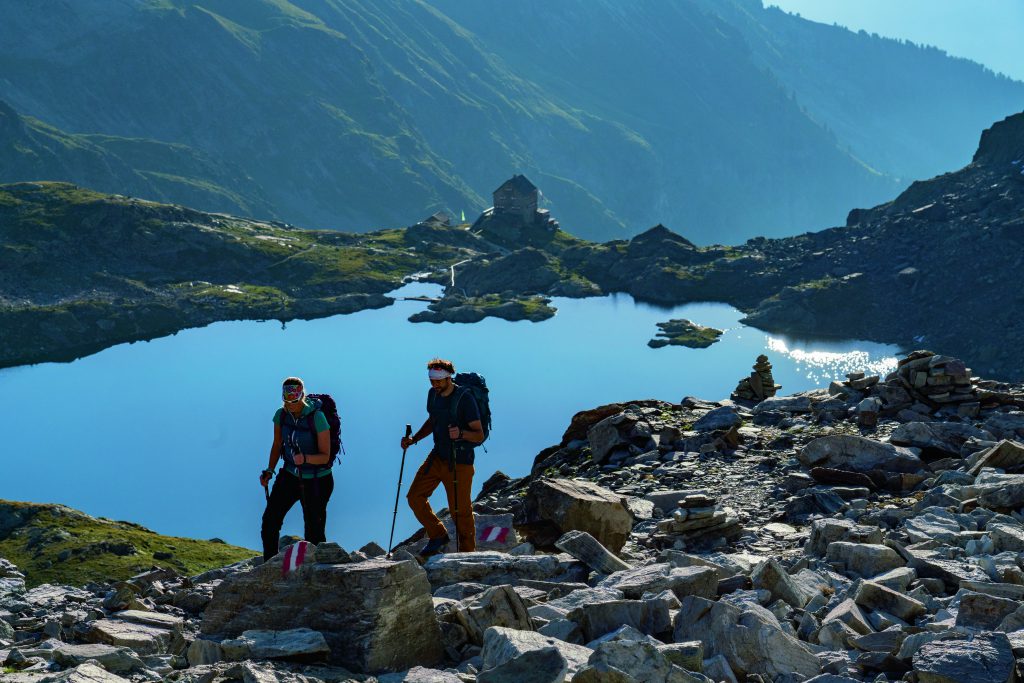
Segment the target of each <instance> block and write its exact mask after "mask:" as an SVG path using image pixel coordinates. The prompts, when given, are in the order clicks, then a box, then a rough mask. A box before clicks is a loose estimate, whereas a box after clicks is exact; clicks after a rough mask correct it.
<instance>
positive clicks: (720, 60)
mask: <svg viewBox="0 0 1024 683" xmlns="http://www.w3.org/2000/svg"><path fill="white" fill-rule="evenodd" d="M0 9H3V10H4V11H5V21H4V22H2V24H0V97H3V98H5V99H6V100H7V101H9V102H11V103H12V105H13V106H14V107H15V108H16V109H17V110H18V111H20V112H22V113H23V114H27V115H31V116H34V117H37V118H39V119H40V120H43V121H46V122H47V123H49V124H51V125H54V126H57V127H59V128H60V129H61V130H64V131H69V132H71V133H75V134H82V133H88V134H95V135H105V136H115V137H119V138H143V139H152V140H161V141H167V142H170V143H176V144H182V145H186V146H188V147H189V148H190V149H192V150H196V151H197V152H199V153H202V154H205V155H208V156H209V157H210V158H215V159H218V160H222V161H224V162H225V163H227V164H233V165H234V166H235V167H237V168H240V169H242V172H244V174H246V175H247V176H248V177H251V178H252V180H253V182H254V184H255V185H256V186H257V187H260V188H262V189H263V190H264V191H265V193H266V199H267V203H268V205H269V206H270V207H271V208H272V210H273V213H274V214H275V215H277V216H280V217H281V218H283V219H285V220H288V221H290V222H293V223H296V224H301V225H306V226H310V227H329V228H335V229H338V228H343V229H349V230H352V229H360V230H362V229H368V228H370V227H372V226H379V225H399V224H404V223H407V222H408V221H409V217H410V216H420V215H426V214H427V213H429V212H432V211H433V210H436V209H441V208H446V209H449V210H452V211H454V212H456V213H458V212H459V211H461V210H465V211H466V213H467V214H468V215H472V214H474V213H475V212H476V211H478V210H479V209H481V208H483V207H485V206H487V205H489V204H490V192H491V191H492V190H493V189H494V188H495V187H496V186H497V185H498V184H499V183H500V182H501V181H502V180H504V179H505V178H507V177H508V176H509V175H511V174H512V173H514V172H523V173H526V174H527V175H529V176H531V177H532V178H534V180H535V181H536V182H539V183H541V187H542V188H543V189H544V191H545V194H546V197H547V199H548V201H549V206H550V207H551V208H552V210H553V212H554V213H555V214H556V215H557V216H558V217H559V218H560V219H561V220H562V221H563V222H566V223H567V224H571V225H573V226H575V231H576V232H577V233H579V234H581V235H583V236H587V237H590V238H608V237H614V236H622V235H625V234H631V233H635V232H637V231H639V230H640V229H642V228H643V227H644V226H647V225H651V224H653V223H657V222H665V223H667V224H669V225H673V226H676V227H678V228H680V229H685V230H686V231H687V233H688V234H691V235H693V236H694V238H695V239H696V240H697V241H698V242H703V243H707V242H714V241H719V242H724V241H734V240H736V239H740V238H745V237H749V236H752V235H755V234H786V233H790V232H792V231H795V230H798V229H801V228H807V227H816V226H820V225H823V224H835V223H838V222H839V221H840V219H841V216H842V214H843V213H845V210H846V207H848V206H851V205H861V206H863V205H869V204H873V203H876V202H878V201H882V200H883V199H884V198H885V197H887V196H891V193H892V192H893V191H894V186H893V185H892V183H891V181H889V180H888V179H886V178H884V177H883V176H882V175H880V174H879V173H877V172H875V170H873V169H872V168H869V167H868V166H867V165H865V164H863V163H861V162H860V161H859V160H858V159H857V158H855V157H854V156H852V155H851V154H849V153H848V152H847V151H846V149H845V147H846V145H847V142H846V141H844V140H843V139H841V138H839V139H837V138H836V137H835V136H833V135H831V134H830V133H829V132H828V131H827V130H825V128H824V126H823V125H822V124H821V122H820V121H815V120H812V119H811V118H810V117H809V116H808V115H807V114H806V113H805V112H804V111H802V109H801V104H802V101H801V100H799V98H798V99H797V100H795V101H794V100H792V99H791V98H790V94H791V93H790V90H791V89H792V88H791V87H788V86H785V85H783V84H781V83H779V82H778V80H777V77H776V76H775V75H774V74H772V73H769V72H768V71H767V70H766V68H765V65H764V63H763V62H764V60H763V59H762V58H761V57H759V56H758V54H757V53H756V52H753V51H752V50H751V47H750V45H749V44H748V42H749V41H748V40H747V39H746V38H745V35H744V33H743V32H742V31H741V30H739V29H737V28H736V27H735V26H733V25H732V24H731V23H730V22H729V21H727V20H726V19H724V18H723V16H720V15H716V14H714V13H710V12H707V11H706V8H703V7H701V6H700V5H699V4H697V3H696V2H684V3H660V2H653V1H651V0H638V1H637V2H635V3H632V4H630V5H629V6H628V7H625V6H623V5H622V4H621V3H618V2H611V0H596V1H595V2H587V3H583V2H580V1H579V0H572V1H571V2H565V3H558V4H556V5H550V3H548V4H540V3H537V2H526V3H515V4H512V5H509V4H508V3H497V2H490V1H483V2H474V3H456V2H449V0H436V2H432V3H427V2H423V1H422V0H379V1H378V2H370V1H369V0H292V1H291V2H288V1H286V0H195V1H186V0H119V1H118V2H109V1H107V0H102V1H101V0H81V1H79V2H76V3H61V4H60V5H57V6H53V5H47V6H45V7H44V6H41V5H39V4H36V3H16V2H12V1H11V0H7V1H6V2H4V1H2V0H0ZM982 90H983V91H984V88H982ZM985 97H987V95H985V94H984V93H983V94H980V95H979V100H985ZM989 99H991V98H989ZM923 113H924V110H923V109H921V110H915V112H913V114H914V117H916V118H920V117H921V116H922V114H923ZM825 123H827V122H825ZM884 144H885V143H884V142H882V143H879V146H884ZM162 172H163V173H165V174H168V175H172V176H173V175H179V176H182V177H186V178H192V177H195V176H192V175H190V174H188V173H184V172H182V173H174V172H173V170H165V171H162ZM21 179H22V180H40V179H43V178H28V177H26V178H21ZM154 198H157V199H159V197H154ZM737 198H742V201H737ZM224 208H225V209H228V208H229V207H224Z"/></svg>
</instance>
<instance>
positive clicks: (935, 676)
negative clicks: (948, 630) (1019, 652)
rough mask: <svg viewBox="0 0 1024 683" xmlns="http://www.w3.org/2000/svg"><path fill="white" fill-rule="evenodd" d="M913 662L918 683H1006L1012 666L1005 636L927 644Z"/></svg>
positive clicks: (1003, 634) (982, 635)
mask: <svg viewBox="0 0 1024 683" xmlns="http://www.w3.org/2000/svg"><path fill="white" fill-rule="evenodd" d="M913 662H914V671H915V672H916V674H917V680H918V681H919V683H964V682H966V681H970V683H1007V682H1008V681H1010V680H1012V677H1013V670H1014V665H1015V661H1014V657H1013V649H1012V648H1011V646H1010V641H1009V639H1008V638H1007V637H1006V634H1005V633H982V634H979V635H978V636H976V637H975V638H974V639H973V640H938V641H933V642H931V643H926V644H925V645H923V646H922V647H921V649H920V650H918V651H917V653H916V654H915V655H914V659H913Z"/></svg>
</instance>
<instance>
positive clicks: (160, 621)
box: [113, 609, 185, 630]
mask: <svg viewBox="0 0 1024 683" xmlns="http://www.w3.org/2000/svg"><path fill="white" fill-rule="evenodd" d="M113 618H114V619H120V620H121V621H130V622H133V623H135V624H144V625H146V626H157V627H159V628H165V629H169V630H170V629H175V628H181V626H182V625H183V624H184V623H185V620H184V619H182V618H181V617H176V616H174V615H173V614H163V613H161V612H144V611H142V610H135V609H126V610H124V611H121V612H117V613H115V614H114V615H113Z"/></svg>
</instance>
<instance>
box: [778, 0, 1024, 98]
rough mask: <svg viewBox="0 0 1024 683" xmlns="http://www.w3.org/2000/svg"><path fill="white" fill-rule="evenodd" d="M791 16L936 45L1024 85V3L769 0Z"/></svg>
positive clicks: (992, 0) (1006, 0) (1004, 0)
mask: <svg viewBox="0 0 1024 683" xmlns="http://www.w3.org/2000/svg"><path fill="white" fill-rule="evenodd" d="M764 4H765V5H769V6H771V5H774V6H777V7H780V8H782V9H783V10H785V11H787V12H792V13H797V14H800V16H802V17H804V18H806V19H810V20H812V21H817V22H821V23H825V24H833V23H836V24H839V25H841V26H846V27H847V28H849V29H851V30H854V31H859V30H861V29H863V30H865V31H867V32H868V33H877V34H879V35H881V36H886V37H890V38H903V39H905V40H910V41H913V42H914V43H918V44H925V45H934V46H936V47H938V48H941V49H943V50H945V51H946V52H948V53H949V54H951V55H954V56H956V57H966V58H968V59H971V60H973V61H975V62H979V63H981V64H984V65H985V66H987V67H988V68H990V69H992V70H993V71H996V72H998V73H1003V74H1006V75H1007V76H1010V77H1011V78H1015V79H1017V80H1020V81H1024V49H1022V46H1024V0H764Z"/></svg>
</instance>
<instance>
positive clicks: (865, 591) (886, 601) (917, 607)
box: [853, 581, 927, 623]
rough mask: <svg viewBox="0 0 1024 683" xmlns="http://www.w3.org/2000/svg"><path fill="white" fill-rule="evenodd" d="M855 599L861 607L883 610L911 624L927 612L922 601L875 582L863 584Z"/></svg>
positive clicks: (864, 582)
mask: <svg viewBox="0 0 1024 683" xmlns="http://www.w3.org/2000/svg"><path fill="white" fill-rule="evenodd" d="M853 599H854V602H856V603H857V604H858V605H860V606H861V607H864V608H866V609H869V610H872V611H877V610H881V611H883V612H886V613H888V614H891V615H893V616H895V617H899V618H900V619H902V620H903V621H906V622H909V623H914V620H915V619H917V618H918V617H920V616H922V615H923V614H924V613H925V612H926V611H927V609H926V608H925V606H924V603H922V602H921V601H919V600H915V599H914V598H912V597H910V596H908V595H904V594H903V593H900V592H899V591H895V590H893V589H891V588H888V587H887V586H883V585H881V584H879V583H875V582H873V581H863V582H861V584H860V588H858V589H857V594H856V595H855V596H854V598H853Z"/></svg>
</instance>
